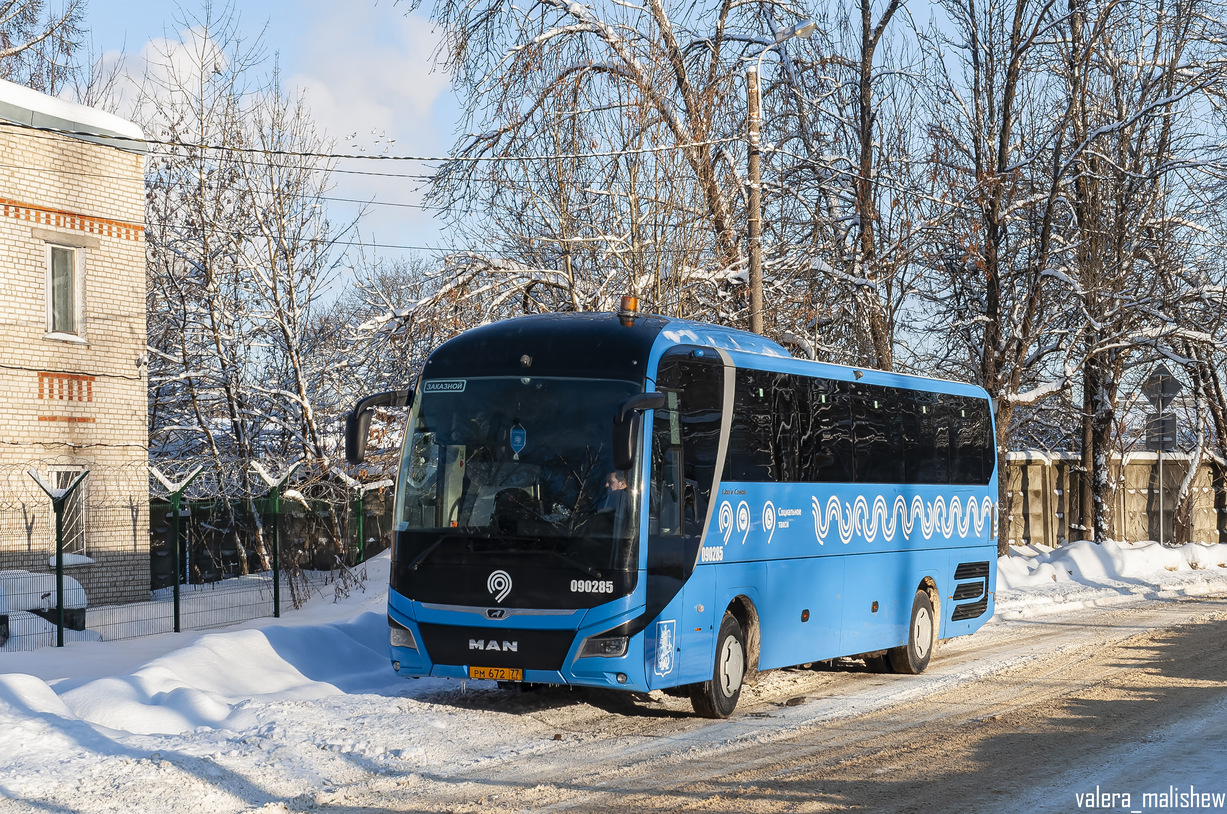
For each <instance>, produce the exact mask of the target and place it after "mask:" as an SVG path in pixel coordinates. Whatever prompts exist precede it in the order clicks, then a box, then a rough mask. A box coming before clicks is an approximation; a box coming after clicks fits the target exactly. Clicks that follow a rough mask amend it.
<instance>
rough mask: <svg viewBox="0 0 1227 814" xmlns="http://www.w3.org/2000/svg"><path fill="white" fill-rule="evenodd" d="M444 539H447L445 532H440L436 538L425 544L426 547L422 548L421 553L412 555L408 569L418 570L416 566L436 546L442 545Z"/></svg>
mask: <svg viewBox="0 0 1227 814" xmlns="http://www.w3.org/2000/svg"><path fill="white" fill-rule="evenodd" d="M446 539H447V535H446V534H440V535H439V539H438V540H435V541H434V542H433V543H431V544H430V545H428V546H426V548H424V549H422V553H421V554H418V555H417V556H416V557H414V558H413V562H411V563H409V570H410V571H416V570H418V566H419V565H421V564H422V560H424V559H426V558H427V557H429V556H430V555H431V553H432V552H433V551H434V550H435V549H436V548H438V547H439V546H441V545H443V541H444V540H446Z"/></svg>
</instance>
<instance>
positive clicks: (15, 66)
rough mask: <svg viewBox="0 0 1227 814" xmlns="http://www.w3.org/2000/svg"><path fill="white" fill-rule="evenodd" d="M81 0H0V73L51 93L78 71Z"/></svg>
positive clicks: (76, 74)
mask: <svg viewBox="0 0 1227 814" xmlns="http://www.w3.org/2000/svg"><path fill="white" fill-rule="evenodd" d="M84 17H85V0H67V2H64V3H63V4H62V5H60V6H58V7H56V6H49V5H48V4H46V3H45V2H43V0H0V78H3V79H7V80H9V81H10V82H16V83H18V84H20V85H26V86H28V87H31V88H34V89H35V90H38V91H42V92H43V93H47V94H50V95H52V96H54V95H56V94H57V93H59V92H60V91H61V90H62V89H63V88H65V87H68V86H71V85H72V84H73V82H74V81H75V79H76V78H77V77H78V76H79V74H80V73H81V66H80V65H79V64H78V62H77V52H78V51H79V49H80V47H81V42H82V39H83V37H84V28H83V24H84Z"/></svg>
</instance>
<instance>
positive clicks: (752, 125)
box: [746, 20, 818, 334]
mask: <svg viewBox="0 0 1227 814" xmlns="http://www.w3.org/2000/svg"><path fill="white" fill-rule="evenodd" d="M817 28H818V24H817V23H816V22H814V21H813V20H805V21H803V22H799V23H797V24H796V25H794V26H792V27H791V28H785V29H783V30H781V31H777V32H776V34H775V42H773V43H771V44H770V45H768V46H767V47H766V48H764V49H763V50H762V51H760V52H759V54H758V59H757V60H756V61H755V63H754V64H753V65H751V66H750V67H749V68H747V69H746V119H747V122H746V125H747V130H748V131H749V133H748V135H749V142H750V148H749V153H748V156H747V171H748V175H749V176H750V201H749V210H750V211H749V213H748V215H747V217H746V221H747V222H746V227H747V229H748V231H749V236H748V240H747V243H748V246H747V248H748V249H749V254H750V330H751V331H753V332H754V333H756V334H761V333H762V332H763V244H762V235H763V206H762V196H761V183H760V175H759V173H760V168H759V157H760V156H759V143H758V131H759V126H760V125H761V124H762V115H763V112H762V105H761V102H762V99H761V96H762V93H761V90H760V88H759V82H758V75H759V73H760V71H761V69H762V66H763V57H764V56H766V55H767V52H768V51H770V50H771V49H772V48H774V47H776V46H777V45H779V44H780V43H782V42H787V41H788V40H790V39H792V38H793V37H800V38H801V39H803V40H807V39H809V38H810V35H812V34H813V33H814V30H815V29H817Z"/></svg>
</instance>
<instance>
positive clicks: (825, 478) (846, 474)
mask: <svg viewBox="0 0 1227 814" xmlns="http://www.w3.org/2000/svg"><path fill="white" fill-rule="evenodd" d="M848 389H849V388H848V385H847V383H845V382H840V381H834V380H831V379H810V380H809V390H810V394H809V416H810V419H809V420H810V426H809V430H808V432H806V433H805V435H804V437H803V438H802V440H801V444H800V446H801V463H800V466H801V472H802V478H803V479H804V480H806V481H810V482H813V483H850V482H851V481H852V414H851V410H850V408H849V400H850V399H849V394H848Z"/></svg>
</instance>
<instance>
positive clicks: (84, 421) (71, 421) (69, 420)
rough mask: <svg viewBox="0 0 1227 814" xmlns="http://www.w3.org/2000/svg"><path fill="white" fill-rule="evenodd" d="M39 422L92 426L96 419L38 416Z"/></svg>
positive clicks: (73, 416)
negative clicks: (63, 422) (62, 422)
mask: <svg viewBox="0 0 1227 814" xmlns="http://www.w3.org/2000/svg"><path fill="white" fill-rule="evenodd" d="M38 420H39V421H65V422H67V423H69V424H93V423H94V421H96V420H97V419H94V418H89V417H86V416H75V415H40V416H39V417H38Z"/></svg>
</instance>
